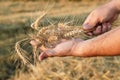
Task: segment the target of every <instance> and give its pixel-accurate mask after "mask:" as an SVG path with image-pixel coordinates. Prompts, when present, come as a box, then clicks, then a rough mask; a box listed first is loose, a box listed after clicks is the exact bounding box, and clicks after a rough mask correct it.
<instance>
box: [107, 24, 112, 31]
mask: <svg viewBox="0 0 120 80" xmlns="http://www.w3.org/2000/svg"><path fill="white" fill-rule="evenodd" d="M107 27H108V31H109V30H111V28H112V25H111V24H110V23H107Z"/></svg>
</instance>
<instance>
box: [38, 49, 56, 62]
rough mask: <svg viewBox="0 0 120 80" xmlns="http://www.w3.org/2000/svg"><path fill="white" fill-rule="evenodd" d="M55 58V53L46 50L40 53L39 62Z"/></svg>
mask: <svg viewBox="0 0 120 80" xmlns="http://www.w3.org/2000/svg"><path fill="white" fill-rule="evenodd" d="M53 56H56V52H55V51H54V50H52V49H51V50H46V51H44V52H42V53H41V54H40V56H39V60H40V61H42V60H43V59H45V58H47V57H53Z"/></svg>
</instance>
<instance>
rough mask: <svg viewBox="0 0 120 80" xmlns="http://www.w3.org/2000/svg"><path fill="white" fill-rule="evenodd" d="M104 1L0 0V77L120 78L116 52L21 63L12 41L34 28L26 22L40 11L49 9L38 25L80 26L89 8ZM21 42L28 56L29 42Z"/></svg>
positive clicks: (2, 79) (43, 79) (16, 79)
mask: <svg viewBox="0 0 120 80" xmlns="http://www.w3.org/2000/svg"><path fill="white" fill-rule="evenodd" d="M106 1H107V0H101V1H100V0H0V80H7V79H9V80H120V66H119V65H120V57H119V56H114V57H92V58H80V57H54V58H48V59H46V60H44V61H42V62H38V61H36V64H35V65H27V66H25V65H23V64H22V63H21V61H20V59H19V56H18V55H17V54H16V51H15V48H14V47H15V43H16V42H18V41H19V40H22V39H25V38H29V34H31V33H34V32H35V30H33V29H32V28H31V27H30V25H31V24H32V23H33V22H34V21H35V20H36V19H37V18H38V17H39V16H40V15H41V12H42V11H48V10H49V11H48V12H47V15H46V16H45V18H43V21H42V22H41V23H40V26H41V27H46V26H48V25H50V24H51V23H52V24H57V23H59V22H60V23H67V22H72V24H73V25H74V26H81V25H82V23H83V22H84V20H85V18H86V17H87V15H88V14H89V13H90V12H91V11H92V10H93V9H95V8H96V7H98V6H99V5H102V4H104V3H105V2H106ZM118 22H119V19H118ZM114 25H119V23H115V24H114ZM23 45H24V46H23V47H25V48H24V49H26V50H28V51H29V52H30V53H29V57H31V56H30V55H32V52H31V49H32V48H31V46H30V45H27V46H26V45H25V44H23ZM30 59H31V60H30V61H31V62H32V61H33V60H32V58H30ZM34 61H35V60H34Z"/></svg>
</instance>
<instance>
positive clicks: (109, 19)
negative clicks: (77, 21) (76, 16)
mask: <svg viewBox="0 0 120 80" xmlns="http://www.w3.org/2000/svg"><path fill="white" fill-rule="evenodd" d="M117 17H118V12H117V10H116V9H115V8H114V5H113V4H112V3H108V4H106V5H103V6H101V7H99V8H97V9H95V10H94V11H92V12H91V13H90V15H89V16H88V17H87V19H86V20H85V22H84V24H83V28H84V30H86V31H87V34H88V35H99V34H101V33H104V32H106V31H109V30H110V29H111V24H112V23H113V22H114V21H115V20H116V19H117Z"/></svg>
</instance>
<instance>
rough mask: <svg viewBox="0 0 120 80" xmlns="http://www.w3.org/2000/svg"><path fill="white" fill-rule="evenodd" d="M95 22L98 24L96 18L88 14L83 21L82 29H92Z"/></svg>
mask: <svg viewBox="0 0 120 80" xmlns="http://www.w3.org/2000/svg"><path fill="white" fill-rule="evenodd" d="M97 24H98V18H97V17H95V16H92V15H90V16H88V18H87V19H86V20H85V22H84V23H83V29H84V30H86V31H89V30H92V29H93V28H94V27H95V26H96V25H97Z"/></svg>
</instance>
